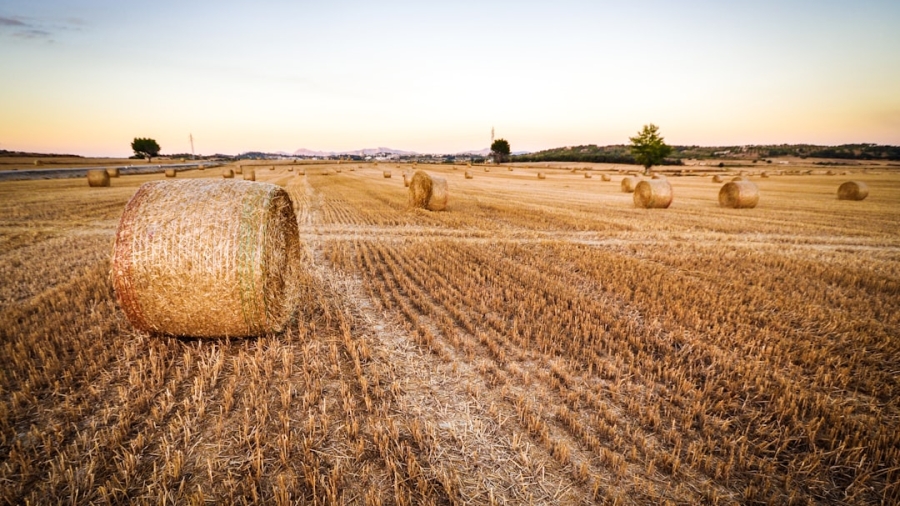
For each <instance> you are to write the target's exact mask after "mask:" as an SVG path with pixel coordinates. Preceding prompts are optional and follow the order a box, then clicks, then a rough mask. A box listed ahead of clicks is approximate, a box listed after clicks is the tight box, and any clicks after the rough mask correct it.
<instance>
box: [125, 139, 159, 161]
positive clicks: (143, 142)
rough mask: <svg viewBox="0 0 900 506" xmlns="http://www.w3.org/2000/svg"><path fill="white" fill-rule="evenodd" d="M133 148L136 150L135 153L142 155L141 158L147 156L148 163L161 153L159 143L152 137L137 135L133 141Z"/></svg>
mask: <svg viewBox="0 0 900 506" xmlns="http://www.w3.org/2000/svg"><path fill="white" fill-rule="evenodd" d="M131 149H133V150H134V154H135V155H137V156H140V157H141V158H143V157H146V158H147V163H149V162H150V160H152V159H153V157H154V156H156V155H158V154H159V144H157V143H156V141H155V140H153V139H150V138H146V139H144V138H141V137H135V138H134V140H133V141H132V142H131Z"/></svg>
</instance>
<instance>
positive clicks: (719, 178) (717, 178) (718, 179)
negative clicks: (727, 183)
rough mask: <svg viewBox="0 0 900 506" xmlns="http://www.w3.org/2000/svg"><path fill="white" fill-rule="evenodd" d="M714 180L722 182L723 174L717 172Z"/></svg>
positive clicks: (714, 181)
mask: <svg viewBox="0 0 900 506" xmlns="http://www.w3.org/2000/svg"><path fill="white" fill-rule="evenodd" d="M712 182H713V183H721V182H722V176H721V175H719V174H716V175H715V176H713V178H712Z"/></svg>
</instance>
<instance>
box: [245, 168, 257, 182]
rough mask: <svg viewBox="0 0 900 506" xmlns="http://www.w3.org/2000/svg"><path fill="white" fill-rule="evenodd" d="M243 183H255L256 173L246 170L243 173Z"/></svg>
mask: <svg viewBox="0 0 900 506" xmlns="http://www.w3.org/2000/svg"><path fill="white" fill-rule="evenodd" d="M244 181H256V171H255V170H253V169H247V170H245V171H244Z"/></svg>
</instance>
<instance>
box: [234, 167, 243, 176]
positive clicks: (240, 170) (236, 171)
mask: <svg viewBox="0 0 900 506" xmlns="http://www.w3.org/2000/svg"><path fill="white" fill-rule="evenodd" d="M243 171H244V166H243V165H238V166H237V168H236V169H234V173H235V174H240V173H242V172H243Z"/></svg>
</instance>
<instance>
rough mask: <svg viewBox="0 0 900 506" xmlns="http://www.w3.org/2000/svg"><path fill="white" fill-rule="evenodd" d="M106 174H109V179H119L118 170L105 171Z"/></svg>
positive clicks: (116, 168) (115, 168)
mask: <svg viewBox="0 0 900 506" xmlns="http://www.w3.org/2000/svg"><path fill="white" fill-rule="evenodd" d="M106 173H107V174H109V177H119V175H120V174H119V168H118V167H114V168H112V169H106Z"/></svg>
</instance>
